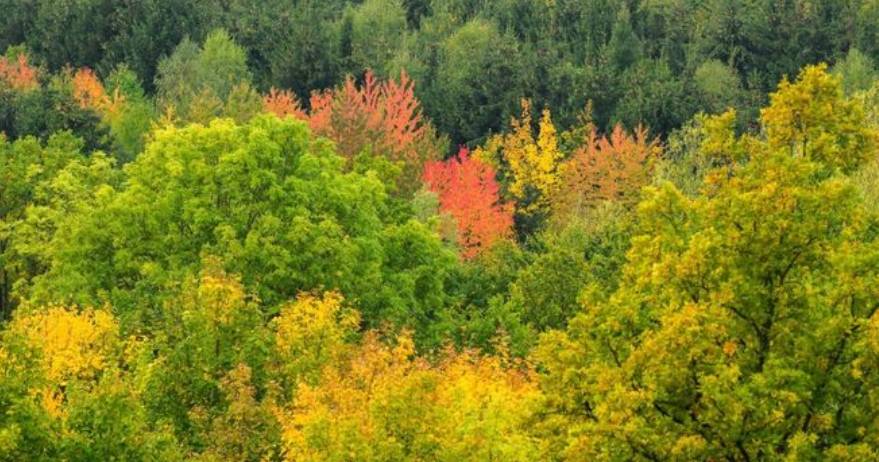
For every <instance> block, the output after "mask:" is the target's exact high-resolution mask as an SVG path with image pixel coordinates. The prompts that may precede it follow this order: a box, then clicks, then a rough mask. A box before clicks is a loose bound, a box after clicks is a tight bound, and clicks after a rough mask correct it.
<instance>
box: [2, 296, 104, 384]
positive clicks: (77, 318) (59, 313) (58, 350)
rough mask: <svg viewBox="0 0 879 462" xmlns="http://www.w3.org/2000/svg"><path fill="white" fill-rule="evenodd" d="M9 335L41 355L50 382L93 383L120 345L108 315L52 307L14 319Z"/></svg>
mask: <svg viewBox="0 0 879 462" xmlns="http://www.w3.org/2000/svg"><path fill="white" fill-rule="evenodd" d="M9 330H10V332H12V333H13V334H14V335H20V336H21V337H22V338H23V339H24V340H25V343H26V344H27V345H28V346H29V347H31V348H33V349H35V350H37V351H39V352H40V364H41V365H42V368H43V371H44V373H45V375H46V377H47V379H49V380H50V381H51V382H53V383H63V382H65V381H67V380H69V379H74V378H77V379H91V378H93V377H94V376H95V375H96V374H97V373H98V372H100V371H101V370H103V369H104V367H105V366H106V364H107V362H108V361H110V360H111V358H112V350H113V349H114V348H115V347H116V343H117V342H118V331H119V326H118V324H117V322H116V320H115V319H114V318H113V315H111V314H110V313H109V312H107V311H105V310H92V309H87V310H83V311H81V312H77V311H76V310H73V309H68V308H61V307H53V308H48V309H46V310H45V311H41V312H34V313H29V314H27V315H24V316H20V317H17V318H15V319H14V320H13V321H12V323H11V324H10V326H9Z"/></svg>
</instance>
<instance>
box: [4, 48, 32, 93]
mask: <svg viewBox="0 0 879 462" xmlns="http://www.w3.org/2000/svg"><path fill="white" fill-rule="evenodd" d="M0 81H3V82H6V84H8V85H9V86H10V87H12V88H13V89H15V90H18V91H26V90H33V89H35V88H37V87H38V86H39V83H38V82H37V70H36V68H33V67H31V66H30V65H29V64H28V62H27V55H25V54H20V55H18V59H17V60H16V61H14V62H13V61H10V60H9V59H7V58H6V57H3V56H0Z"/></svg>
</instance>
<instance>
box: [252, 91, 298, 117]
mask: <svg viewBox="0 0 879 462" xmlns="http://www.w3.org/2000/svg"><path fill="white" fill-rule="evenodd" d="M263 106H264V107H265V110H266V111H267V112H271V113H272V114H275V115H277V116H278V117H287V116H293V117H295V118H297V119H302V120H306V119H307V118H308V116H307V115H306V114H305V111H304V110H302V105H301V104H299V99H297V98H296V95H294V94H293V92H292V91H290V90H278V89H277V88H275V87H272V89H271V90H269V94H267V95H265V96H264V97H263Z"/></svg>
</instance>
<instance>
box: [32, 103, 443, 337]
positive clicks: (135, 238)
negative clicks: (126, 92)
mask: <svg viewBox="0 0 879 462" xmlns="http://www.w3.org/2000/svg"><path fill="white" fill-rule="evenodd" d="M342 165H343V161H342V159H341V158H339V157H338V156H337V155H335V154H334V153H333V152H332V150H331V148H330V145H329V144H328V143H327V142H325V141H321V140H313V139H312V138H311V137H310V135H309V133H308V131H307V130H306V129H305V127H304V126H303V125H302V124H301V123H299V122H294V121H292V120H285V121H280V120H278V119H276V118H274V117H260V118H256V119H254V121H253V122H251V123H248V124H246V125H241V126H237V125H235V124H234V123H232V122H231V121H215V122H212V123H211V124H210V126H208V127H203V126H198V125H195V126H190V127H187V128H184V129H175V128H166V129H162V130H160V131H158V132H156V133H155V134H154V135H153V139H152V141H151V142H150V143H149V144H148V145H147V148H146V151H145V152H144V153H143V154H142V155H141V156H139V157H138V158H137V160H135V161H134V162H132V163H131V164H130V165H129V166H128V167H126V181H125V184H124V185H123V187H122V188H121V189H120V190H118V191H114V190H112V189H109V188H108V189H106V190H104V191H102V194H100V193H99V195H98V196H99V197H98V199H97V200H98V201H99V203H97V204H93V205H92V207H90V208H89V210H87V211H82V212H79V213H70V214H68V215H66V216H64V215H62V217H61V218H60V220H61V221H62V223H63V224H61V225H59V226H61V227H64V228H65V229H66V230H67V231H66V232H65V233H64V235H63V238H62V237H61V236H60V235H59V236H55V237H53V238H51V240H50V242H46V243H44V244H41V245H37V244H34V245H33V248H34V250H39V251H41V252H42V254H41V255H40V258H41V259H42V260H43V261H45V264H46V265H47V267H48V268H49V271H48V272H47V273H46V274H44V275H41V276H39V277H38V278H36V279H35V281H34V284H33V287H32V288H31V290H30V293H32V294H33V296H34V297H36V298H37V299H42V300H52V299H62V300H77V301H82V302H88V303H99V302H102V301H112V302H113V305H114V308H115V309H116V310H117V312H118V313H119V314H120V316H121V317H122V319H123V321H125V322H126V325H128V324H127V323H129V322H131V323H134V324H132V326H139V327H140V328H147V327H148V326H149V325H150V323H151V321H150V319H151V318H152V317H153V316H156V315H157V313H156V312H155V310H156V309H158V308H159V306H160V305H161V300H162V297H161V293H162V288H164V287H165V286H167V285H168V284H170V283H172V282H174V281H179V280H180V279H181V278H182V277H183V276H185V274H187V273H189V272H191V271H194V270H197V268H199V266H200V263H201V257H202V255H205V254H208V255H215V256H217V257H218V258H220V260H221V261H222V263H223V266H224V267H225V268H226V269H228V270H229V271H232V272H234V273H236V274H240V275H241V277H242V280H243V282H244V284H245V286H246V287H248V289H250V290H252V291H254V292H255V293H256V294H257V295H258V296H259V298H260V299H261V300H263V301H265V302H266V303H270V304H271V303H277V302H280V301H283V300H285V299H288V298H290V297H293V296H295V295H296V293H297V292H298V291H301V290H311V289H321V288H323V289H338V290H340V291H341V292H342V293H343V294H345V295H346V296H347V297H348V298H350V299H352V300H355V301H356V302H357V303H358V305H359V306H361V307H362V309H363V311H364V318H365V320H366V322H367V324H368V325H377V324H378V323H380V322H381V321H382V320H391V321H394V322H395V323H397V324H401V325H402V324H409V323H411V324H412V325H413V326H416V325H417V326H422V327H423V328H422V329H420V330H419V333H424V334H425V335H428V334H427V328H428V326H429V324H430V323H431V322H432V320H434V319H435V317H436V316H437V315H438V314H439V312H440V311H441V309H442V307H443V306H444V301H445V298H446V296H445V295H444V291H443V288H444V285H445V283H446V282H445V281H446V280H447V279H448V277H449V275H450V274H451V272H453V271H454V267H455V264H456V259H455V256H454V253H453V252H452V250H451V249H446V248H445V247H443V245H442V244H441V242H440V241H439V239H438V237H437V236H436V235H435V234H434V233H433V232H431V230H429V229H428V228H426V227H424V226H423V225H420V224H419V223H417V222H415V221H411V220H407V219H399V220H397V219H394V220H391V217H390V216H389V215H388V212H389V210H388V205H389V204H388V198H387V195H386V193H385V191H384V187H383V186H382V184H381V183H380V182H379V181H378V179H377V178H375V176H374V175H372V174H370V173H367V174H366V175H363V174H358V173H342ZM328 191H332V194H327V192H328ZM69 208H70V207H69V206H65V210H68V209H69ZM34 219H36V218H34ZM68 233H69V234H68ZM427 338H428V337H424V338H423V339H424V340H426V339H427Z"/></svg>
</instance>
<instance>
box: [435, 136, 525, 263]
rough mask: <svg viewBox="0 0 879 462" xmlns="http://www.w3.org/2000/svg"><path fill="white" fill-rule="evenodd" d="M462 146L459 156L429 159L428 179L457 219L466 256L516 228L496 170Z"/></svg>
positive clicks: (441, 202)
mask: <svg viewBox="0 0 879 462" xmlns="http://www.w3.org/2000/svg"><path fill="white" fill-rule="evenodd" d="M469 154H470V153H469V151H468V150H467V149H466V148H462V149H461V151H460V152H459V153H458V156H457V158H452V159H449V160H447V161H445V162H429V163H428V164H427V165H425V168H424V182H425V183H426V184H427V186H428V187H429V188H430V190H431V191H433V192H434V193H436V194H437V196H438V198H439V205H440V209H441V210H442V211H443V212H445V213H448V214H449V215H451V216H452V217H453V218H454V219H455V223H456V226H457V238H458V243H459V245H460V246H461V249H462V252H461V254H462V256H463V257H464V258H468V259H469V258H472V257H474V256H476V255H477V254H479V252H481V251H482V250H484V249H486V248H488V247H490V246H491V244H492V243H494V242H495V241H497V240H498V239H503V238H506V237H509V236H510V234H511V233H512V228H513V211H512V207H511V205H510V204H502V203H501V202H500V194H499V189H500V188H499V186H498V183H497V181H496V179H495V171H494V169H493V168H491V166H490V165H488V164H486V163H484V162H482V161H481V160H479V159H477V158H474V157H470V155H469Z"/></svg>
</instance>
